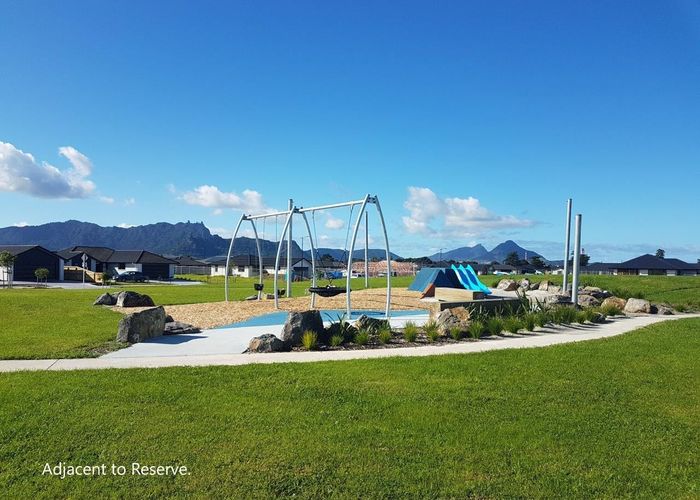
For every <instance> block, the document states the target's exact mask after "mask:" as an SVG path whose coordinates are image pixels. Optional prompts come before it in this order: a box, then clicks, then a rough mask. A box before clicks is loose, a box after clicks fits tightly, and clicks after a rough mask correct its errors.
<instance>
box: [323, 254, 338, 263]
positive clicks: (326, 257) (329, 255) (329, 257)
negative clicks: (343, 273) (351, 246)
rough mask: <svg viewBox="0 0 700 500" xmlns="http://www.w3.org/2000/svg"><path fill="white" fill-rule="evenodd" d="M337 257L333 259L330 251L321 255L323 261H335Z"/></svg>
mask: <svg viewBox="0 0 700 500" xmlns="http://www.w3.org/2000/svg"><path fill="white" fill-rule="evenodd" d="M334 260H335V259H333V256H332V255H331V254H329V253H324V254H323V255H321V262H333V261H334Z"/></svg>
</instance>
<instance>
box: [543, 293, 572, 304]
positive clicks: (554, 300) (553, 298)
mask: <svg viewBox="0 0 700 500" xmlns="http://www.w3.org/2000/svg"><path fill="white" fill-rule="evenodd" d="M544 303H545V304H547V305H549V306H555V305H558V304H571V297H569V296H568V295H564V294H561V293H552V294H550V295H547V296H546V297H545V298H544Z"/></svg>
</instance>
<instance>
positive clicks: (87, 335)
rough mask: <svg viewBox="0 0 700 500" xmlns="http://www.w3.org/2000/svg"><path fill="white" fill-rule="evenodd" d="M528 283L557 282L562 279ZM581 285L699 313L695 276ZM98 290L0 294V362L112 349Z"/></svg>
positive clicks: (207, 293) (186, 290) (301, 287)
mask: <svg viewBox="0 0 700 500" xmlns="http://www.w3.org/2000/svg"><path fill="white" fill-rule="evenodd" d="M502 278H503V277H502V276H482V277H481V279H482V280H483V281H484V283H486V284H488V285H492V286H493V285H495V284H496V283H497V282H498V281H499V280H500V279H502ZM516 278H520V277H517V276H516ZM529 278H530V279H531V280H533V281H537V280H541V279H549V280H551V281H553V282H557V283H561V276H529ZM255 281H256V280H255V279H252V278H248V279H246V278H237V279H236V280H235V281H234V280H232V281H231V296H232V297H233V298H234V299H235V300H241V299H243V298H245V297H247V296H249V295H252V294H253V293H254V290H253V283H254V282H255ZM411 281H413V277H412V276H404V277H397V278H393V279H392V284H393V286H395V287H406V286H408V285H409V284H410V283H411ZM343 283H344V281H343ZM385 284H386V279H385V278H371V279H370V286H371V287H383V286H385ZM582 284H590V285H594V286H600V287H602V288H606V289H609V290H612V291H614V292H615V293H617V294H619V295H621V296H623V297H630V296H635V297H644V298H647V299H649V300H652V301H658V302H668V303H671V304H674V305H676V306H684V307H685V308H688V309H699V308H700V277H666V276H583V277H582ZM308 286H309V283H308V282H300V283H294V285H293V293H294V295H295V296H301V295H304V294H306V293H307V291H306V289H307V288H308ZM352 287H353V289H361V288H363V287H364V279H354V280H353V281H352ZM122 289H133V290H138V291H139V292H142V293H147V294H149V295H151V297H153V300H155V302H156V303H157V304H163V305H171V304H191V303H199V302H216V301H221V300H223V278H222V277H215V278H213V279H211V281H210V282H209V283H205V284H202V285H193V286H172V285H130V286H126V287H115V288H112V289H111V290H112V291H119V290H122ZM265 290H272V282H271V280H268V281H266V282H265ZM102 291H103V290H102V289H101V288H99V287H95V288H93V289H89V290H57V289H13V290H7V289H3V290H0V318H2V325H0V359H41V358H55V357H57V358H67V357H89V356H96V355H99V354H100V353H101V352H102V350H103V349H105V348H106V349H113V348H115V347H117V346H115V345H114V343H113V342H112V341H113V340H114V338H115V336H116V330H117V323H118V322H119V319H120V318H121V315H120V314H119V313H115V312H112V311H109V310H105V309H102V308H96V307H93V306H92V305H91V304H92V302H93V301H94V299H95V298H96V297H97V296H98V295H99V294H100V293H101V292H102Z"/></svg>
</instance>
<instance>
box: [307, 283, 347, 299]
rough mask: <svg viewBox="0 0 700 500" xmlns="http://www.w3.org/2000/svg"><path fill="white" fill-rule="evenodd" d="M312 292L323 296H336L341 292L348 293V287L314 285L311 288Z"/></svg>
mask: <svg viewBox="0 0 700 500" xmlns="http://www.w3.org/2000/svg"><path fill="white" fill-rule="evenodd" d="M309 292H310V293H315V294H316V295H320V296H321V297H335V296H336V295H340V294H341V293H346V292H347V288H345V287H344V286H331V285H328V286H312V287H311V288H309Z"/></svg>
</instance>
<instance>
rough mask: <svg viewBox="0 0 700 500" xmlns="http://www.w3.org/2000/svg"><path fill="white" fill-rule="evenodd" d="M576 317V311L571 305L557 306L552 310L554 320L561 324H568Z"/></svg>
mask: <svg viewBox="0 0 700 500" xmlns="http://www.w3.org/2000/svg"><path fill="white" fill-rule="evenodd" d="M577 319H578V311H576V309H574V308H573V307H569V306H559V307H557V308H556V309H555V310H554V321H555V322H557V323H559V324H562V325H569V324H571V323H573V322H575V321H576V320H577Z"/></svg>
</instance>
